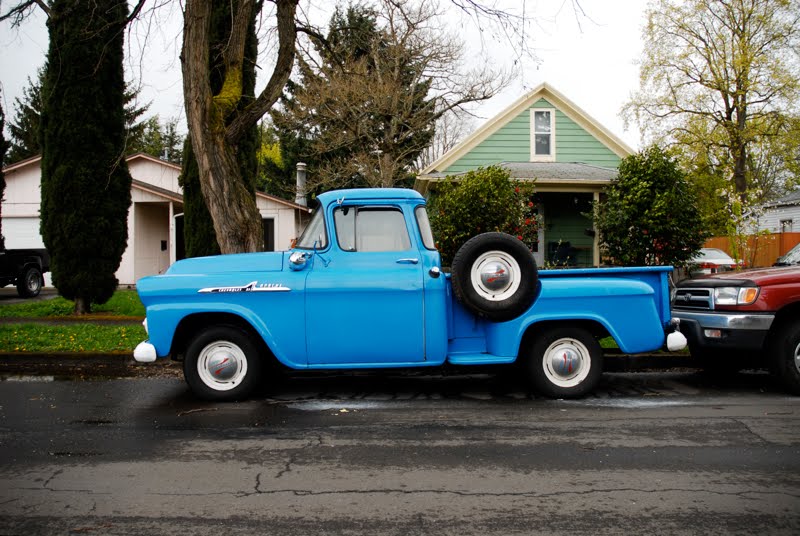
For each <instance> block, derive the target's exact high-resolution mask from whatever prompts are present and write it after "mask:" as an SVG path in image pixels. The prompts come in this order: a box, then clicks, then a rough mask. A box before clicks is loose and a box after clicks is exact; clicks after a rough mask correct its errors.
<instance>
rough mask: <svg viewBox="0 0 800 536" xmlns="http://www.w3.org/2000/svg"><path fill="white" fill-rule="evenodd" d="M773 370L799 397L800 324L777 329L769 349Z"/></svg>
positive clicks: (789, 324)
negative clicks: (772, 360)
mask: <svg viewBox="0 0 800 536" xmlns="http://www.w3.org/2000/svg"><path fill="white" fill-rule="evenodd" d="M770 354H771V357H772V359H774V363H773V367H772V368H773V370H774V371H775V372H776V373H777V375H778V379H779V380H780V381H781V382H782V383H783V384H784V385H785V386H786V388H787V390H789V391H790V392H791V393H792V394H795V395H800V322H798V321H795V322H792V323H788V324H785V325H783V326H781V327H780V329H778V331H777V333H776V334H775V338H774V339H773V343H772V345H771V347H770Z"/></svg>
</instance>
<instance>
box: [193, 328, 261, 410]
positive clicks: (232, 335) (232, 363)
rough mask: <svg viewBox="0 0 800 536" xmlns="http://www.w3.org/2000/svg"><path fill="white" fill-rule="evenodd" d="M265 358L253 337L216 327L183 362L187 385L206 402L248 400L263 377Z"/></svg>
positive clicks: (200, 337)
mask: <svg viewBox="0 0 800 536" xmlns="http://www.w3.org/2000/svg"><path fill="white" fill-rule="evenodd" d="M261 370H262V358H261V355H260V352H259V351H258V347H257V346H256V344H255V343H254V342H253V339H252V337H251V335H250V334H248V333H247V332H245V331H243V330H242V329H240V328H237V327H234V326H215V327H212V328H209V329H207V330H205V331H203V332H202V333H201V334H200V335H198V336H197V337H195V339H194V340H193V341H192V342H191V343H190V344H189V347H188V348H187V350H186V357H185V359H184V362H183V375H184V378H186V383H187V384H189V387H190V388H191V389H192V391H193V392H194V393H195V394H196V395H197V396H198V397H200V398H203V399H206V400H239V399H242V398H245V397H247V396H248V395H249V394H250V393H251V392H252V391H253V389H254V388H255V387H256V386H257V384H258V381H259V379H260V376H261Z"/></svg>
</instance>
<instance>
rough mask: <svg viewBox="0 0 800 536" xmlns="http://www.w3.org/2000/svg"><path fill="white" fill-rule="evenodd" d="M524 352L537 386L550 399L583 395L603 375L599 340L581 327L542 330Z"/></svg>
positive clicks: (531, 377) (531, 375)
mask: <svg viewBox="0 0 800 536" xmlns="http://www.w3.org/2000/svg"><path fill="white" fill-rule="evenodd" d="M522 352H525V354H524V355H523V357H524V359H525V361H523V366H527V367H528V370H529V374H530V379H531V381H532V383H533V387H534V389H535V390H536V391H537V392H538V393H540V394H542V395H544V396H547V397H549V398H577V397H582V396H584V395H586V394H587V393H589V392H590V391H591V390H592V389H594V388H595V387H596V386H597V383H598V382H599V381H600V377H601V375H602V374H603V350H602V348H601V347H600V343H598V342H597V340H596V339H595V338H594V337H593V336H592V334H591V333H590V332H589V331H587V330H585V329H583V328H580V327H571V326H562V327H555V328H551V329H547V330H540V331H539V332H538V333H537V334H536V335H535V338H534V339H533V344H531V346H530V347H528V348H524V349H523V350H522Z"/></svg>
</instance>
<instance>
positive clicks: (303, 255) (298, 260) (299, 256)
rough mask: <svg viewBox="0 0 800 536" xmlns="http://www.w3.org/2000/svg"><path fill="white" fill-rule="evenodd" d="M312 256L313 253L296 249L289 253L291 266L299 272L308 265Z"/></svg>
mask: <svg viewBox="0 0 800 536" xmlns="http://www.w3.org/2000/svg"><path fill="white" fill-rule="evenodd" d="M310 258H311V253H308V252H305V251H295V252H294V253H292V254H291V255H289V268H290V269H291V270H293V271H295V272H298V271H300V270H302V269H303V268H305V267H306V265H307V264H308V259H310Z"/></svg>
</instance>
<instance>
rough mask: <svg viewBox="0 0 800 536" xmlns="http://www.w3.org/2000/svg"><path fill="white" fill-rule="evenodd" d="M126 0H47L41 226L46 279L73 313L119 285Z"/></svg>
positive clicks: (123, 236)
mask: <svg viewBox="0 0 800 536" xmlns="http://www.w3.org/2000/svg"><path fill="white" fill-rule="evenodd" d="M127 13H128V6H127V3H126V2H125V1H124V0H95V2H92V3H91V4H85V5H84V4H82V3H76V2H73V1H71V0H54V1H53V2H52V4H51V12H50V16H49V19H48V22H47V26H48V30H49V34H50V45H49V50H48V56H47V69H46V73H45V80H44V85H43V87H42V116H41V134H42V148H43V154H42V205H41V214H42V222H41V231H42V237H43V238H44V243H45V246H46V247H47V249H48V250H49V252H50V256H51V272H52V276H53V283H54V284H55V286H56V287H57V288H58V290H59V292H60V294H61V295H62V296H64V297H65V298H67V299H71V300H74V301H75V312H76V314H83V313H87V312H90V310H91V304H92V303H105V302H106V301H108V299H109V298H110V297H111V296H112V295H113V293H114V290H115V289H116V287H117V279H116V277H115V275H114V274H115V272H116V270H117V269H118V268H119V264H120V261H121V258H122V254H123V252H124V251H125V248H126V245H127V239H128V225H127V215H128V209H129V207H130V204H131V177H130V174H129V173H128V168H127V165H126V163H125V158H124V157H125V137H126V133H125V111H124V101H125V97H124V92H125V79H124V72H123V39H124V27H125V24H126V23H127Z"/></svg>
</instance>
